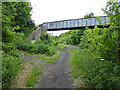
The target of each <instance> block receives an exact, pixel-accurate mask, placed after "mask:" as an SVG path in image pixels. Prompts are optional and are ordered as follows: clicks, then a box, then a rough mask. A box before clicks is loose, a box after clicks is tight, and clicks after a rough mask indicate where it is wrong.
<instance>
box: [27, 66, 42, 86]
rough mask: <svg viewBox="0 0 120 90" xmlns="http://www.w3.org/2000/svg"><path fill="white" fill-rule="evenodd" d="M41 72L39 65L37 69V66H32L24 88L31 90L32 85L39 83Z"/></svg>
mask: <svg viewBox="0 0 120 90" xmlns="http://www.w3.org/2000/svg"><path fill="white" fill-rule="evenodd" d="M41 72H42V66H41V65H39V67H38V66H35V65H34V68H33V69H32V73H31V75H30V76H29V77H28V78H27V81H26V82H27V83H26V86H27V87H32V88H33V87H34V84H35V83H37V82H39V81H40V80H39V78H40V74H41Z"/></svg>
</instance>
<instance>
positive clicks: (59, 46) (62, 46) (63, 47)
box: [55, 44, 68, 49]
mask: <svg viewBox="0 0 120 90" xmlns="http://www.w3.org/2000/svg"><path fill="white" fill-rule="evenodd" d="M55 47H56V48H57V49H65V48H68V47H67V46H64V45H60V44H58V45H56V46H55Z"/></svg>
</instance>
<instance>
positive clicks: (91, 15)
mask: <svg viewBox="0 0 120 90" xmlns="http://www.w3.org/2000/svg"><path fill="white" fill-rule="evenodd" d="M93 16H94V13H92V12H91V13H90V14H87V15H85V16H84V18H90V17H93Z"/></svg>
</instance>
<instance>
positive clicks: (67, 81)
mask: <svg viewBox="0 0 120 90" xmlns="http://www.w3.org/2000/svg"><path fill="white" fill-rule="evenodd" d="M68 47H69V48H65V49H60V50H61V51H62V54H61V55H60V57H59V59H58V60H57V61H56V62H55V63H53V64H50V63H44V62H42V61H40V60H38V59H34V58H32V57H24V58H25V59H26V60H29V61H33V62H37V63H42V64H43V67H44V71H43V73H42V75H41V77H40V82H39V83H37V84H36V85H35V88H73V87H74V82H73V80H72V79H71V77H70V68H69V56H70V53H69V52H67V51H68V50H70V49H71V48H73V47H72V46H68Z"/></svg>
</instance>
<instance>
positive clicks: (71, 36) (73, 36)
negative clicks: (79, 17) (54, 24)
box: [58, 30, 84, 45]
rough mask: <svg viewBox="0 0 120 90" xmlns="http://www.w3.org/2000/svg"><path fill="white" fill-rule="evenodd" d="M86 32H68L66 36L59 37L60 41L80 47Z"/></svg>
mask: <svg viewBox="0 0 120 90" xmlns="http://www.w3.org/2000/svg"><path fill="white" fill-rule="evenodd" d="M83 31H84V30H73V31H68V32H66V33H64V34H61V35H60V36H59V39H58V41H59V42H60V43H65V44H71V45H78V44H79V43H80V41H81V40H80V39H81V36H82V34H83Z"/></svg>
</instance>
